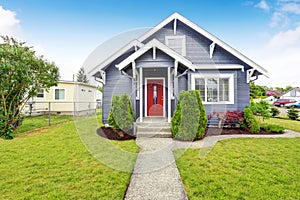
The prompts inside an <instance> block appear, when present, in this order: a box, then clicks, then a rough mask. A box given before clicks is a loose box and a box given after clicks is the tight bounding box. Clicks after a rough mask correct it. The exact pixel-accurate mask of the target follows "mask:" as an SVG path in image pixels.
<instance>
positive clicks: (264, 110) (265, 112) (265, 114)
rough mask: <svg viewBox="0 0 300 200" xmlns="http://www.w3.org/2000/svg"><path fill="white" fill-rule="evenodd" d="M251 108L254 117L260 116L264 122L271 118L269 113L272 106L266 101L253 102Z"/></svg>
mask: <svg viewBox="0 0 300 200" xmlns="http://www.w3.org/2000/svg"><path fill="white" fill-rule="evenodd" d="M249 108H250V110H251V111H252V113H253V114H254V115H260V116H262V118H263V119H264V120H265V119H269V118H270V116H271V114H270V111H269V108H270V104H268V102H266V101H264V100H261V101H259V102H257V103H254V102H251V104H250V106H249Z"/></svg>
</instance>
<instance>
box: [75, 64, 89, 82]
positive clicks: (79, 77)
mask: <svg viewBox="0 0 300 200" xmlns="http://www.w3.org/2000/svg"><path fill="white" fill-rule="evenodd" d="M77 82H81V83H89V79H88V78H87V76H86V75H85V71H84V69H83V67H81V68H80V69H79V71H78V73H77Z"/></svg>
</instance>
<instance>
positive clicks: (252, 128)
mask: <svg viewBox="0 0 300 200" xmlns="http://www.w3.org/2000/svg"><path fill="white" fill-rule="evenodd" d="M244 118H245V122H246V126H247V128H248V129H249V132H250V133H255V134H257V133H259V131H260V123H259V121H257V120H256V118H255V116H254V114H253V113H252V111H251V109H250V108H249V107H246V108H245V109H244Z"/></svg>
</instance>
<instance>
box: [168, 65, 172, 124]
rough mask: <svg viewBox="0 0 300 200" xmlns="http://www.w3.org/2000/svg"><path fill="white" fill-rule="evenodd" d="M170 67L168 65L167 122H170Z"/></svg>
mask: <svg viewBox="0 0 300 200" xmlns="http://www.w3.org/2000/svg"><path fill="white" fill-rule="evenodd" d="M171 95H172V94H171V68H170V67H168V122H169V123H171Z"/></svg>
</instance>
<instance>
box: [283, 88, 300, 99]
mask: <svg viewBox="0 0 300 200" xmlns="http://www.w3.org/2000/svg"><path fill="white" fill-rule="evenodd" d="M280 99H294V100H296V101H299V100H300V88H299V87H296V88H293V89H291V90H290V91H288V92H287V93H285V94H283V95H281V96H280Z"/></svg>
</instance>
